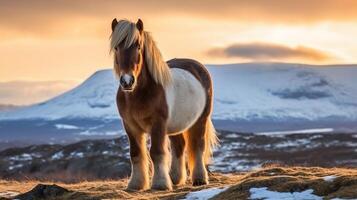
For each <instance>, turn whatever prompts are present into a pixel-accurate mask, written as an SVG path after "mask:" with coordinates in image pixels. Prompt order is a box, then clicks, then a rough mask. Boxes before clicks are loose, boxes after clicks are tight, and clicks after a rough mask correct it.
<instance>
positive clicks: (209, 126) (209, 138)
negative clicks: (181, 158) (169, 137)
mask: <svg viewBox="0 0 357 200" xmlns="http://www.w3.org/2000/svg"><path fill="white" fill-rule="evenodd" d="M205 126H206V127H205V133H204V137H205V149H204V153H203V159H204V163H205V165H208V164H210V161H211V158H212V154H213V148H214V147H216V146H217V145H218V144H219V140H218V137H217V135H216V130H215V128H214V126H213V123H212V120H211V118H210V117H209V119H208V120H207V122H206V125H205ZM184 135H185V141H186V142H187V143H188V144H187V163H188V167H189V169H190V171H191V172H192V170H193V166H194V162H195V153H196V152H195V149H197V144H191V143H192V141H193V140H192V139H190V138H189V137H197V136H195V135H192V134H190V133H186V134H184Z"/></svg>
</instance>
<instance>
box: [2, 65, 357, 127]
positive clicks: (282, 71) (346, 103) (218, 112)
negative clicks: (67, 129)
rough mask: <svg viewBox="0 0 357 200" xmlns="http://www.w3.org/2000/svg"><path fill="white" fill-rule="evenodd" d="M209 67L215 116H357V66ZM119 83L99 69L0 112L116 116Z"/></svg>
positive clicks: (7, 116)
mask: <svg viewBox="0 0 357 200" xmlns="http://www.w3.org/2000/svg"><path fill="white" fill-rule="evenodd" d="M208 69H209V71H210V72H211V74H212V77H213V81H214V89H215V99H214V113H213V118H214V119H216V120H248V121H251V120H265V119H271V120H275V121H276V120H277V121H285V120H288V119H304V120H309V121H311V120H312V121H314V120H321V119H329V118H333V119H336V118H337V119H340V120H343V119H348V120H356V119H357V100H356V99H357V78H356V77H357V66H353V65H341V66H310V65H299V64H281V63H248V64H229V65H208ZM117 87H118V82H117V80H116V79H115V77H114V75H113V73H112V70H109V69H108V70H101V71H98V72H96V73H94V74H93V75H92V76H91V77H89V78H88V79H87V80H86V81H84V82H83V83H82V84H81V85H79V86H78V87H76V88H74V89H72V90H70V91H68V92H66V93H64V94H62V95H59V96H58V97H55V98H53V99H50V100H48V101H45V102H43V103H39V104H36V105H33V106H29V107H25V108H20V109H17V110H14V111H9V112H1V113H0V120H19V119H35V118H36V119H37V118H38V119H46V120H56V119H63V118H66V119H73V118H96V119H118V113H117V108H116V105H115V94H116V89H117Z"/></svg>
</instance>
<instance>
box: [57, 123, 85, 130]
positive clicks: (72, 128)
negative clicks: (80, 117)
mask: <svg viewBox="0 0 357 200" xmlns="http://www.w3.org/2000/svg"><path fill="white" fill-rule="evenodd" d="M55 127H56V128H57V129H69V130H76V129H79V127H78V126H74V125H70V124H55Z"/></svg>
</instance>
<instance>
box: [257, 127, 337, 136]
mask: <svg viewBox="0 0 357 200" xmlns="http://www.w3.org/2000/svg"><path fill="white" fill-rule="evenodd" d="M333 131H334V129H333V128H317V129H303V130H291V131H273V132H260V133H255V134H256V135H268V136H271V135H291V134H309V133H331V132H333Z"/></svg>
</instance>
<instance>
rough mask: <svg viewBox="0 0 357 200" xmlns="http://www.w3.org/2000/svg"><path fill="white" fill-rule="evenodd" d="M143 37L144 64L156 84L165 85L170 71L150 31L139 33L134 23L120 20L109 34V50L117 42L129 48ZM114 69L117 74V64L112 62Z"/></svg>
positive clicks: (111, 49)
mask: <svg viewBox="0 0 357 200" xmlns="http://www.w3.org/2000/svg"><path fill="white" fill-rule="evenodd" d="M141 36H142V37H143V43H144V44H143V45H144V57H145V62H146V66H147V68H148V70H149V73H150V75H151V77H152V78H153V79H154V81H155V82H156V83H157V84H160V85H162V86H167V85H168V84H169V83H170V82H171V79H172V77H171V71H170V68H169V66H168V65H167V63H166V62H165V61H164V59H163V58H162V55H161V52H160V50H159V49H158V48H157V46H156V44H155V41H154V40H153V38H152V37H151V35H150V33H149V32H147V31H144V32H143V34H142V35H140V32H139V30H138V29H137V28H136V24H135V23H133V22H130V21H128V20H120V21H119V22H118V24H117V25H116V27H115V29H114V31H113V33H112V35H111V36H110V39H111V40H110V51H111V52H113V51H115V48H116V47H117V46H118V45H119V44H123V45H124V46H123V47H124V48H129V47H130V46H131V45H133V44H134V43H135V42H136V41H138V40H139V39H140V37H141ZM114 70H115V72H116V74H117V75H119V74H118V73H119V66H117V64H115V63H114Z"/></svg>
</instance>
